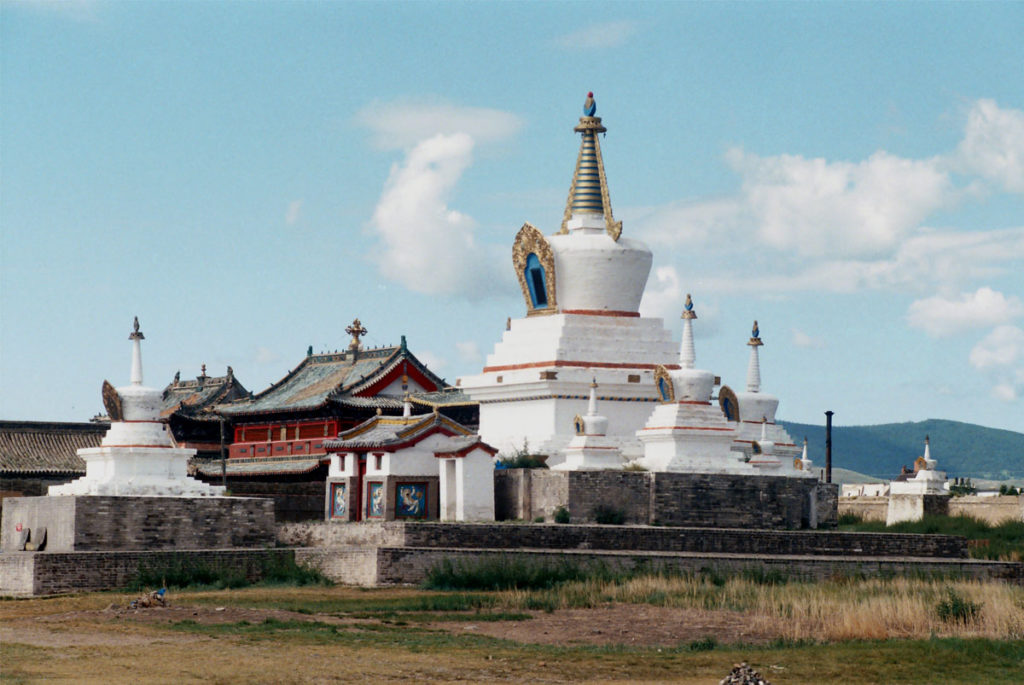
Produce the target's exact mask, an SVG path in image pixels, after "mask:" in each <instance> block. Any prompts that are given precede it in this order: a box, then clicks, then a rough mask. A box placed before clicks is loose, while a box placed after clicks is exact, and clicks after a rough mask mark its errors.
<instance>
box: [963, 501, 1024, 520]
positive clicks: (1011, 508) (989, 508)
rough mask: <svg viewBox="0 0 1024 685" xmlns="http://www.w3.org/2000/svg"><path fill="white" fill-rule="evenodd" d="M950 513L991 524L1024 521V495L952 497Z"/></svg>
mask: <svg viewBox="0 0 1024 685" xmlns="http://www.w3.org/2000/svg"><path fill="white" fill-rule="evenodd" d="M949 515H950V516H970V517H971V518H976V519H979V520H981V521H985V522H987V523H989V524H991V525H998V524H1000V523H1003V522H1004V521H1024V496H1014V495H999V496H996V497H978V496H977V495H967V496H965V497H952V498H950V500H949Z"/></svg>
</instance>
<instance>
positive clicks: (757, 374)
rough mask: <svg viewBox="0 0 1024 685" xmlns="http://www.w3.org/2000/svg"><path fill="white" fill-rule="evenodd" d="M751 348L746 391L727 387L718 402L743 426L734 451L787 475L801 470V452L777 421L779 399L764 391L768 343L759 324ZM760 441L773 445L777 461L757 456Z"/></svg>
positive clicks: (752, 333) (754, 327)
mask: <svg viewBox="0 0 1024 685" xmlns="http://www.w3.org/2000/svg"><path fill="white" fill-rule="evenodd" d="M747 345H748V346H749V347H750V361H749V362H748V363H747V389H746V391H745V392H734V391H733V390H732V388H730V387H728V386H723V387H722V388H721V390H720V391H719V393H718V403H719V406H720V407H721V408H722V412H723V413H724V414H725V416H726V418H728V419H729V420H730V421H734V422H736V423H737V425H738V427H739V433H738V435H737V436H736V443H735V444H734V445H733V449H734V450H736V451H738V452H742V453H743V454H744V455H745V456H746V458H747V459H749V460H750V461H751V462H752V463H754V464H756V465H758V466H760V467H762V468H766V469H771V470H779V471H785V472H791V471H793V470H799V469H797V468H796V466H795V464H796V462H795V461H794V459H797V458H798V457H799V456H800V449H799V448H798V447H797V446H796V444H795V443H794V442H793V438H791V437H790V436H789V433H787V432H786V430H785V429H784V428H783V427H782V426H780V425H778V424H777V423H776V422H775V412H776V411H778V408H779V398H778V397H776V396H775V395H771V394H768V393H765V392H761V362H760V357H759V354H758V350H759V348H761V347H762V346H763V345H764V342H763V341H762V340H761V329H760V327H759V326H758V325H757V321H755V322H754V326H753V330H752V331H751V334H750V340H748V341H747ZM759 441H770V442H771V443H772V447H773V455H772V456H773V458H771V459H767V458H765V457H764V455H763V453H762V454H761V455H758V454H755V453H756V451H757V447H756V444H755V443H757V442H759ZM786 475H793V474H792V473H787V474H786Z"/></svg>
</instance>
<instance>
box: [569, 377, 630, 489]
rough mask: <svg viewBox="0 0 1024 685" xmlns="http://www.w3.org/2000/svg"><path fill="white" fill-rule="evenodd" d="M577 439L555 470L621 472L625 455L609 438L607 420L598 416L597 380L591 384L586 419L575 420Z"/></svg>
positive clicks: (573, 441)
mask: <svg viewBox="0 0 1024 685" xmlns="http://www.w3.org/2000/svg"><path fill="white" fill-rule="evenodd" d="M573 428H574V429H575V430H576V436H575V437H574V438H573V439H572V440H570V441H569V445H568V446H567V447H566V448H565V450H563V452H562V453H563V455H564V456H565V461H564V462H562V463H561V464H558V465H556V466H554V467H552V470H554V471H586V470H596V469H621V468H622V465H623V460H622V452H621V451H620V450H619V447H618V441H616V440H611V439H609V438H608V419H607V418H606V417H604V416H601V415H600V414H598V413H597V379H596V378H595V379H594V380H593V381H592V382H591V383H590V401H589V403H588V404H587V413H586V414H585V415H584V416H580V415H578V414H577V415H576V417H575V418H574V419H573Z"/></svg>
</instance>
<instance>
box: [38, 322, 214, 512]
mask: <svg viewBox="0 0 1024 685" xmlns="http://www.w3.org/2000/svg"><path fill="white" fill-rule="evenodd" d="M144 338H145V336H143V334H142V332H141V331H140V330H139V319H138V317H136V319H135V327H134V330H133V332H132V334H131V335H130V336H129V339H130V340H131V341H132V370H131V385H127V386H123V387H120V388H117V389H115V388H114V387H113V386H112V385H111V384H110V383H108V382H106V381H104V382H103V404H104V405H105V406H106V409H107V413H108V414H109V416H110V430H108V431H107V434H106V435H105V436H104V437H103V440H102V442H101V443H100V446H99V447H91V448H87V449H80V450H78V456H79V457H81V458H82V459H84V460H85V469H86V470H85V475H84V476H82V477H81V478H78V479H77V480H73V481H71V482H70V483H66V484H64V485H51V486H50V489H49V494H50V495H118V496H121V495H128V496H136V497H138V496H145V497H154V496H156V497H212V496H218V495H221V494H223V491H224V488H223V487H220V486H212V485H207V484H206V483H203V482H201V481H198V480H196V479H194V478H191V477H189V475H188V473H187V468H188V460H189V458H190V457H192V456H193V455H194V454H195V453H196V451H195V450H194V449H183V448H178V447H174V445H173V443H172V441H171V432H170V430H168V427H167V423H166V421H163V420H161V419H160V399H161V391H160V390H157V389H156V388H147V387H145V386H144V385H142V345H141V343H142V340H143V339H144Z"/></svg>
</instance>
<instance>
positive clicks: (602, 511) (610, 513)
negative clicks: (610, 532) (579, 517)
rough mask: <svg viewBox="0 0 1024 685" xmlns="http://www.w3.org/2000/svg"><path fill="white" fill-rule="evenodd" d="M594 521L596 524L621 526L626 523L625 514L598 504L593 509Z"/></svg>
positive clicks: (619, 510)
mask: <svg viewBox="0 0 1024 685" xmlns="http://www.w3.org/2000/svg"><path fill="white" fill-rule="evenodd" d="M594 520H595V521H596V522H598V523H604V524H607V525H612V526H621V525H622V524H623V523H625V522H626V512H624V511H622V510H621V509H616V508H615V507H612V506H609V505H607V504H599V505H598V506H596V507H594Z"/></svg>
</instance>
